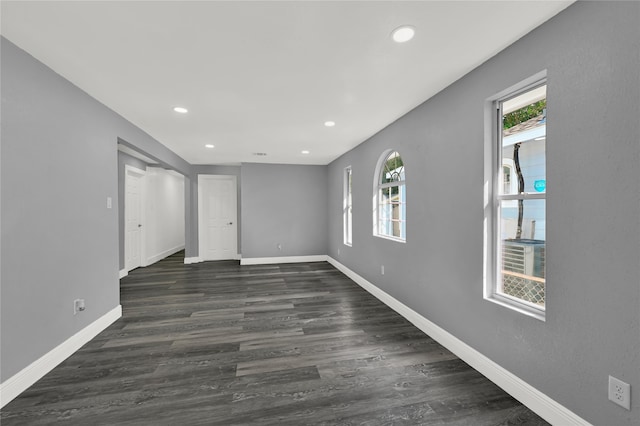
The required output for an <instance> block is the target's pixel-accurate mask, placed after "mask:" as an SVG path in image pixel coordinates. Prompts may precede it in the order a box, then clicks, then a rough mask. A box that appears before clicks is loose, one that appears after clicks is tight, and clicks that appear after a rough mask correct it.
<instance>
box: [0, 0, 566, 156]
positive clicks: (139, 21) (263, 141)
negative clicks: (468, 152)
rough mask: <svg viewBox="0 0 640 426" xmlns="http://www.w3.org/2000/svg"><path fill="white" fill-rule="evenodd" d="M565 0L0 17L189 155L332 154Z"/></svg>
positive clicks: (12, 12)
mask: <svg viewBox="0 0 640 426" xmlns="http://www.w3.org/2000/svg"><path fill="white" fill-rule="evenodd" d="M571 3H572V1H541V0H538V1H494V2H486V1H407V2H400V1H256V2H249V1H192V2H187V1H136V2H131V1H129V2H127V1H105V2H98V1H75V2H62V1H45V2H35V1H21V2H17V1H15V2H14V1H2V3H1V8H2V9H1V12H2V22H1V24H2V25H1V27H0V29H1V32H2V35H4V36H5V37H6V38H8V39H9V40H11V41H12V42H14V43H15V44H17V45H18V46H20V47H21V48H23V49H25V50H26V51H27V52H29V53H30V54H32V55H33V56H35V57H36V58H37V59H39V60H40V61H42V62H44V63H45V64H47V65H48V66H49V67H51V68H52V69H53V70H55V71H56V72H58V73H59V74H61V75H62V76H64V77H65V78H67V79H68V80H70V81H71V82H73V83H74V84H76V85H77V86H78V87H80V88H81V89H83V90H84V91H86V92H87V93H89V94H90V95H91V96H93V97H94V98H96V99H98V100H99V101H101V102H102V103H104V104H105V105H107V106H108V107H110V108H111V109H113V110H115V111H116V112H118V113H119V114H121V115H122V116H123V117H125V118H126V119H128V120H129V121H131V122H132V123H134V124H135V125H137V126H139V127H140V128H142V129H143V130H145V131H146V132H147V133H149V134H150V135H151V136H153V137H154V138H156V139H157V140H158V141H160V142H161V143H163V144H164V145H166V146H167V147H168V148H170V149H171V150H173V151H174V152H176V153H177V154H178V155H180V156H181V157H182V158H184V159H185V160H187V161H188V162H190V163H192V164H237V163H241V162H263V163H266V162H268V163H296V164H327V163H329V162H330V161H332V160H333V159H335V158H337V157H338V156H340V155H341V154H342V153H344V152H346V151H348V150H350V149H351V148H353V147H355V146H356V145H358V144H359V143H361V142H363V141H364V140H366V139H367V138H368V137H370V136H372V135H373V134H375V133H376V132H378V131H379V130H381V129H382V128H384V127H386V126H387V125H388V124H390V123H392V122H393V121H394V120H396V119H397V118H399V117H401V116H402V115H403V114H405V113H407V112H408V111H410V110H411V109H413V108H414V107H416V106H417V105H419V104H420V103H422V102H424V101H425V100H427V99H428V98H430V97H431V96H433V95H434V94H436V93H437V92H439V91H440V90H442V89H443V88H445V87H446V86H448V85H449V84H451V83H452V82H454V81H455V80H457V79H458V78H460V77H461V76H463V75H464V74H466V73H467V72H469V71H471V70H472V69H473V68H475V67H477V66H478V65H480V64H481V63H483V62H484V61H486V60H487V59H489V58H490V57H492V56H493V55H495V54H496V53H498V52H499V51H500V50H502V49H503V48H505V47H506V46H508V45H510V44H511V43H513V42H514V41H515V40H517V39H519V38H520V37H522V36H523V35H524V34H526V33H528V32H529V31H531V30H532V29H533V28H535V27H537V26H538V25H540V24H541V23H543V22H544V21H546V20H548V19H549V18H551V17H552V16H554V15H555V14H557V13H558V12H560V11H561V10H563V9H564V8H566V7H567V6H568V5H569V4H571ZM402 24H410V25H413V26H414V27H416V36H415V38H414V39H413V40H411V41H410V42H408V43H405V44H397V43H394V42H393V41H392V40H391V39H390V37H389V35H390V33H391V31H392V30H393V29H394V28H396V27H398V26H400V25H402ZM177 105H180V106H184V107H186V108H188V109H189V113H188V114H185V115H181V114H178V113H175V112H174V111H173V110H172V108H173V107H174V106H177ZM327 120H332V121H335V122H336V126H335V127H332V128H328V127H325V126H324V125H323V123H324V122H325V121H327ZM205 144H214V145H215V148H213V149H208V148H205V146H204V145H205ZM302 150H309V151H310V152H311V153H310V154H309V155H303V154H301V151H302ZM256 152H261V153H267V155H266V156H255V155H253V154H254V153H256Z"/></svg>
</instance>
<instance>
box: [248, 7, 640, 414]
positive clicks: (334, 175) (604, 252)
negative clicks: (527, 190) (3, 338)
mask: <svg viewBox="0 0 640 426" xmlns="http://www.w3.org/2000/svg"><path fill="white" fill-rule="evenodd" d="M545 68H546V69H547V70H548V127H547V156H548V157H547V179H548V192H547V218H548V220H547V231H548V232H547V262H548V263H547V286H548V287H547V314H546V322H542V321H539V320H536V319H533V318H530V317H527V316H524V315H522V314H519V313H517V312H514V311H511V310H509V309H506V308H504V307H501V306H498V305H496V304H493V303H491V302H488V301H484V300H483V287H482V271H483V235H482V228H483V143H484V140H483V136H484V123H483V120H484V118H483V108H484V105H485V100H486V99H487V98H489V97H490V96H492V95H494V94H495V93H498V92H500V91H501V90H503V89H505V88H507V87H510V86H511V85H513V84H515V83H518V82H519V81H521V80H523V79H525V78H527V77H529V76H531V75H533V74H535V73H537V72H539V71H541V70H543V69H545ZM387 148H394V149H397V150H399V152H400V153H401V154H402V156H403V159H404V160H405V165H406V169H407V171H406V176H407V194H408V207H407V208H408V213H407V215H408V225H407V229H408V231H407V232H408V238H407V242H406V244H402V243H396V242H392V241H387V240H384V239H380V238H376V237H373V236H372V216H371V215H372V213H371V197H372V188H373V181H374V168H375V165H376V161H377V160H378V157H379V155H380V154H381V153H382V152H383V151H384V150H385V149H387ZM639 160H640V3H637V2H627V3H610V2H579V3H576V4H575V5H573V6H571V7H569V8H568V9H567V10H565V11H564V12H562V13H560V14H559V15H558V16H556V17H555V18H553V19H551V20H550V21H549V22H547V23H546V24H544V25H543V26H541V27H539V28H538V29H536V30H534V31H533V32H532V33H530V34H529V35H527V36H525V37H524V38H522V39H521V40H519V41H518V42H517V43H515V44H514V45H512V46H511V47H509V48H508V49H506V50H505V51H503V52H502V53H500V54H498V55H497V56H496V57H494V58H492V59H491V60H489V61H488V62H486V63H485V64H483V65H482V66H481V67H479V68H478V69H476V70H474V71H473V72H472V73H470V74H469V75H467V76H465V77H464V78H463V79H461V80H459V81H458V82H456V83H455V84H453V85H451V86H450V87H448V88H447V89H445V90H444V91H442V92H441V93H439V94H438V95H437V96H435V97H433V98H432V99H430V100H429V101H427V102H426V103H424V104H423V105H421V106H419V107H418V108H416V109H415V110H414V111H412V112H410V113H409V114H407V115H406V116H404V117H403V118H401V119H400V120H398V121H397V122H396V123H394V124H392V125H391V126H389V127H387V128H386V129H384V130H383V131H381V132H380V133H379V134H377V135H375V136H374V137H372V138H371V139H370V140H368V141H366V142H365V143H363V144H361V145H359V146H358V147H356V148H355V149H354V150H352V151H350V152H349V153H347V154H345V155H343V156H342V157H340V158H339V159H337V160H336V161H334V162H333V163H331V164H330V166H329V174H328V178H329V189H330V191H329V194H331V195H330V198H329V209H330V210H329V211H330V213H329V217H330V223H329V232H330V242H329V254H330V255H331V256H332V257H333V258H335V259H337V260H339V261H340V262H341V263H343V264H345V265H346V266H348V267H349V268H351V269H352V270H354V271H355V272H357V273H358V274H360V275H362V276H364V277H365V278H366V279H367V280H369V281H370V282H372V283H374V284H375V285H376V286H378V287H379V288H381V289H383V290H384V291H386V292H387V293H389V294H391V295H392V296H393V297H395V298H397V299H399V300H400V301H401V302H403V303H404V304H406V305H408V306H409V307H411V308H412V309H414V310H416V311H417V312H419V313H420V314H422V315H423V316H424V317H426V318H427V319H429V320H431V321H432V322H434V323H436V324H437V325H439V326H440V327H442V328H444V329H445V330H447V331H448V332H449V333H451V334H453V335H455V336H456V337H458V338H459V339H461V340H462V341H464V342H465V343H466V344H468V345H469V346H471V347H473V348H474V349H476V350H478V351H480V352H481V353H483V354H484V355H486V356H487V357H489V358H490V359H492V360H493V361H495V362H497V363H498V364H500V365H501V366H503V367H504V368H506V369H507V370H509V371H511V372H512V373H514V374H516V375H517V376H519V377H520V378H522V379H523V380H525V381H526V382H528V383H529V384H531V385H532V386H534V387H535V388H537V389H539V390H540V391H542V392H544V393H545V394H547V395H549V396H550V397H551V398H553V399H554V400H556V401H558V402H559V403H561V404H562V405H564V406H565V407H567V408H569V409H570V410H572V411H574V412H575V413H577V414H578V415H580V416H581V417H583V418H584V419H586V420H587V421H589V422H591V423H592V424H594V425H605V424H606V425H620V426H621V425H638V424H640V368H639V366H640V284H639V283H640V262H639V257H638V256H639V253H640V221H639V218H640V187H639V184H638V183H639V182H640V167H639V166H638V164H639ZM348 165H351V166H352V168H353V204H354V205H353V227H354V231H353V247H351V248H350V247H347V246H345V245H343V244H342V187H343V183H342V176H343V169H344V168H345V167H346V166H348ZM245 208H246V207H245ZM338 250H340V254H338ZM381 264H384V265H385V269H386V270H385V275H384V276H381V275H380V265H381ZM608 375H613V376H615V377H618V378H620V379H621V380H624V381H625V382H627V383H629V384H631V387H632V392H631V393H632V411H626V410H625V409H623V408H621V407H618V406H617V405H614V404H613V403H612V402H609V401H608V400H607V379H608ZM633 389H635V390H633Z"/></svg>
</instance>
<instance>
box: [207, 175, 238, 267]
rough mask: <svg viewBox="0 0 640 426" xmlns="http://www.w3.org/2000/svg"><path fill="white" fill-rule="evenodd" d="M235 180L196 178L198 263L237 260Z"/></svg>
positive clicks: (230, 177) (211, 176)
mask: <svg viewBox="0 0 640 426" xmlns="http://www.w3.org/2000/svg"><path fill="white" fill-rule="evenodd" d="M237 207H238V205H237V182H236V177H235V176H220V175H199V176H198V241H199V243H198V246H199V247H198V248H199V257H200V259H201V260H203V261H205V260H227V259H237V258H238V232H237V229H238V228H237V226H238V225H237V222H238V217H237V216H238V213H237V210H238V209H237Z"/></svg>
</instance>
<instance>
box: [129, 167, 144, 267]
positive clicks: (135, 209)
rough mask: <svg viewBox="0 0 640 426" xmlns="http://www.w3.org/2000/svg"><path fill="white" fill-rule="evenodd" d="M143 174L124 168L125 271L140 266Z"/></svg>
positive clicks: (139, 171)
mask: <svg viewBox="0 0 640 426" xmlns="http://www.w3.org/2000/svg"><path fill="white" fill-rule="evenodd" d="M143 177H144V172H143V171H142V170H138V169H135V168H133V167H130V166H125V178H124V193H125V196H124V221H125V222H124V223H125V225H124V264H125V268H126V270H127V271H131V270H132V269H135V268H137V267H139V266H141V265H142V179H143Z"/></svg>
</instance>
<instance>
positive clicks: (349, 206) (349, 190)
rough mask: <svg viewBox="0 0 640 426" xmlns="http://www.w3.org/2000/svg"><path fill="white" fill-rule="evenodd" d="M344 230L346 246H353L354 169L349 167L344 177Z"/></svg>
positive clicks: (346, 168) (345, 170)
mask: <svg viewBox="0 0 640 426" xmlns="http://www.w3.org/2000/svg"><path fill="white" fill-rule="evenodd" d="M342 230H343V240H342V242H343V243H344V245H345V246H349V247H352V246H353V168H352V167H351V166H347V167H345V169H344V175H343V198H342Z"/></svg>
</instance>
